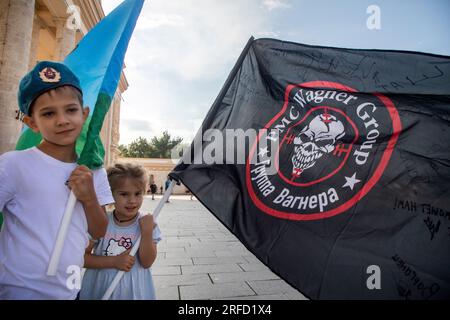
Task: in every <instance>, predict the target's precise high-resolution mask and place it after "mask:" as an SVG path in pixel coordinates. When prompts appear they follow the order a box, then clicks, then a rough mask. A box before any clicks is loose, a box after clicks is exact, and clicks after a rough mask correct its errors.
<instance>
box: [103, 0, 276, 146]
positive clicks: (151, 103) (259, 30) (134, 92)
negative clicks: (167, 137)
mask: <svg viewBox="0 0 450 320" xmlns="http://www.w3.org/2000/svg"><path fill="white" fill-rule="evenodd" d="M119 3H120V1H119V0H108V1H103V6H104V7H105V13H108V12H109V11H111V10H112V9H113V8H114V7H115V6H117V4H119ZM267 14H269V13H268V11H267V10H266V9H265V8H263V7H261V0H251V1H241V0H228V1H210V0H171V1H165V0H152V1H146V2H144V7H143V9H142V12H141V15H140V17H139V20H138V22H137V25H136V29H135V31H134V33H133V37H132V38H131V41H130V44H129V47H128V51H127V54H126V57H125V64H126V69H125V75H126V77H127V80H128V82H129V84H130V86H129V88H128V90H127V91H126V92H125V93H124V94H123V99H124V101H123V102H122V105H121V118H122V121H121V127H120V143H125V144H128V143H130V142H131V141H133V140H134V139H136V138H137V137H139V136H143V137H146V138H151V137H152V136H159V135H160V134H161V133H162V132H163V131H165V130H168V131H169V132H170V134H172V135H174V136H181V137H183V138H184V140H185V142H187V141H190V140H191V139H192V138H193V137H194V135H195V133H196V132H197V130H198V128H199V126H200V124H201V122H202V120H203V118H204V117H205V115H206V113H207V111H208V110H209V108H210V106H211V104H212V102H213V101H214V99H215V98H216V96H217V94H218V93H219V91H220V89H221V87H222V85H223V83H224V82H225V80H226V78H227V76H228V74H229V72H230V71H231V69H232V67H233V65H234V64H235V62H236V60H237V58H238V57H239V55H240V53H241V51H242V50H243V48H244V46H245V44H246V43H247V40H248V39H249V38H250V36H252V35H255V36H261V35H264V36H272V37H273V36H276V34H275V33H270V31H264V30H270V29H271V28H272V26H271V23H269V22H268V19H267Z"/></svg>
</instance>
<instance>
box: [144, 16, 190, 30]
mask: <svg viewBox="0 0 450 320" xmlns="http://www.w3.org/2000/svg"><path fill="white" fill-rule="evenodd" d="M163 26H171V27H182V26H184V20H183V17H182V16H180V15H178V14H156V15H151V16H149V17H142V18H141V19H140V21H139V24H138V25H137V29H138V30H145V29H155V28H159V27H163Z"/></svg>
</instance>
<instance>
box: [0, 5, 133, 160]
mask: <svg viewBox="0 0 450 320" xmlns="http://www.w3.org/2000/svg"><path fill="white" fill-rule="evenodd" d="M104 16H105V14H104V12H103V9H102V6H101V1H100V0H0V154H2V153H4V152H6V151H10V150H14V148H15V145H16V142H17V139H18V137H19V135H20V132H21V129H22V123H21V122H20V121H19V120H18V119H17V110H18V104H17V90H18V87H19V81H20V79H21V78H22V77H23V76H24V75H25V74H26V73H27V72H28V71H29V70H31V69H32V68H33V66H34V65H35V64H36V62H38V61H42V60H52V61H62V60H64V58H65V57H66V56H67V55H68V54H69V53H70V52H71V51H72V50H73V49H74V48H75V46H76V44H77V43H78V42H79V41H80V40H81V39H82V38H83V36H84V35H85V34H86V33H87V32H88V31H89V30H90V29H91V28H92V27H93V26H95V25H96V24H97V23H98V22H99V21H100V20H101V19H102V18H103V17H104ZM127 88H128V83H127V80H126V78H125V76H124V74H123V73H122V76H121V79H120V82H119V86H118V89H117V92H116V94H115V96H114V100H113V102H112V105H111V108H110V110H109V112H108V114H107V116H106V118H105V121H104V124H103V128H102V132H101V135H100V136H101V139H102V141H103V145H104V147H105V152H106V154H105V165H107V166H108V165H110V164H112V163H114V162H115V161H116V159H117V158H118V156H119V151H118V148H117V147H118V143H119V121H120V102H121V97H122V93H123V92H124V91H125V90H126V89H127ZM90 107H93V106H90Z"/></svg>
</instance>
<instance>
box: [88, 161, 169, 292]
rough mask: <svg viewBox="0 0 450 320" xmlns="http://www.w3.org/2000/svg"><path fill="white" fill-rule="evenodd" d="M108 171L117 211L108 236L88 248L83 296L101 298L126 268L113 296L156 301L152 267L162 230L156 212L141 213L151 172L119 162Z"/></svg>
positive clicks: (110, 223) (112, 217) (109, 226)
mask: <svg viewBox="0 0 450 320" xmlns="http://www.w3.org/2000/svg"><path fill="white" fill-rule="evenodd" d="M107 172H108V180H109V184H110V185H111V190H112V193H113V197H114V200H115V204H114V207H115V210H114V211H112V212H111V213H109V214H108V220H109V223H108V229H107V231H106V235H105V237H104V238H102V239H100V240H99V241H98V242H97V243H93V242H92V243H91V245H90V246H89V247H88V248H87V249H86V255H85V267H86V268H88V269H87V271H86V273H85V275H84V278H83V283H82V287H81V291H80V299H86V300H92V299H101V298H102V296H103V294H104V293H105V292H106V290H107V289H108V287H109V285H110V284H111V282H112V281H113V279H114V277H115V275H116V274H117V272H118V270H123V271H126V272H125V274H124V276H123V277H122V279H121V280H120V282H119V284H118V285H117V287H116V289H115V290H114V292H113V294H112V296H111V298H110V299H113V300H154V299H155V289H154V286H153V280H152V275H151V270H150V267H151V265H152V264H153V262H154V261H155V258H156V252H157V251H156V244H157V243H158V241H160V240H161V233H160V230H159V228H158V226H157V225H156V224H154V222H153V216H152V215H150V214H149V215H142V214H141V213H140V212H139V209H140V207H141V205H142V201H143V196H144V194H145V189H146V185H147V181H146V177H147V175H146V173H145V170H144V169H143V168H142V167H140V166H136V165H133V164H116V165H115V166H114V167H112V168H109V169H108V170H107ZM139 236H141V243H140V245H139V250H138V251H137V253H136V256H135V257H132V256H130V255H129V253H130V250H131V247H132V246H133V245H134V244H135V243H136V241H137V239H138V238H139ZM92 249H94V251H93V254H91V251H92Z"/></svg>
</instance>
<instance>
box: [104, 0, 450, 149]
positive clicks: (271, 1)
mask: <svg viewBox="0 0 450 320" xmlns="http://www.w3.org/2000/svg"><path fill="white" fill-rule="evenodd" d="M121 2H122V0H102V5H103V8H104V11H105V14H108V13H109V12H110V11H112V10H113V9H114V8H115V7H116V6H118V5H119V4H120V3H121ZM373 5H375V6H377V8H375V9H376V10H378V9H379V11H377V12H379V15H378V16H377V17H379V18H380V19H379V20H377V21H375V20H373V19H374V17H375V16H374V14H376V13H375V11H374V9H373V7H370V6H373ZM449 15H450V1H448V0H396V1H390V0H340V1H335V0H146V1H145V4H144V7H143V9H142V12H141V15H140V17H139V20H138V22H137V25H136V29H135V31H134V34H133V37H132V38H131V40H130V44H129V47H128V51H127V54H126V57H125V65H126V68H125V70H124V72H125V75H126V78H127V80H128V82H129V88H128V90H127V91H125V93H124V94H123V101H122V104H121V114H120V117H121V119H120V143H121V144H129V143H131V142H132V141H133V140H135V139H137V138H138V137H144V138H147V139H150V138H151V137H153V136H160V135H161V134H162V132H163V131H165V130H167V131H168V132H169V133H170V134H171V135H172V136H179V137H182V138H183V143H190V142H191V141H192V139H193V138H194V135H195V133H196V132H197V131H198V129H199V127H200V125H201V123H202V121H203V118H204V117H205V116H206V114H207V112H208V110H209V108H210V107H211V105H212V103H213V102H214V99H215V98H216V96H217V95H218V93H219V91H220V89H221V88H222V86H223V84H224V82H225V80H226V78H227V76H228V74H229V73H230V71H231V69H232V68H233V66H234V64H235V62H236V60H237V58H238V56H239V54H240V53H241V51H242V50H243V48H244V46H245V44H246V43H247V41H248V39H249V38H250V37H251V36H254V37H255V38H275V39H280V40H287V41H293V42H299V43H304V44H311V45H322V46H333V47H343V48H360V49H398V50H411V51H420V52H429V53H435V54H443V55H450V19H449ZM368 21H369V25H370V26H372V27H371V28H369V27H368V25H367V22H368ZM378 21H379V24H378V25H377V24H376V23H377V22H378ZM373 26H375V27H376V28H375V29H374V28H373Z"/></svg>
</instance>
